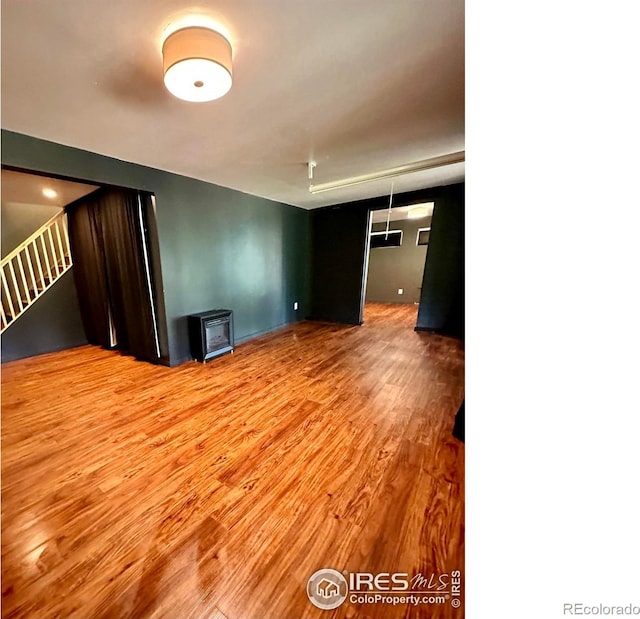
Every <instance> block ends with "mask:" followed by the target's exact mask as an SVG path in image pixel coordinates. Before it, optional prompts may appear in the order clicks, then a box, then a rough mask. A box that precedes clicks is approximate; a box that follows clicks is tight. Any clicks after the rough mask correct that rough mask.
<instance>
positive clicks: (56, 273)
mask: <svg viewBox="0 0 640 619" xmlns="http://www.w3.org/2000/svg"><path fill="white" fill-rule="evenodd" d="M72 264H73V262H72V260H71V248H70V246H69V233H68V228H67V215H66V213H65V212H64V211H63V212H61V213H59V214H58V215H56V216H55V217H53V218H52V219H50V220H49V221H48V222H47V223H46V224H44V225H43V226H42V227H41V228H40V229H39V230H37V231H36V232H34V233H33V234H32V235H31V236H30V237H29V238H28V239H27V240H26V241H24V242H23V243H22V244H21V245H20V246H19V247H16V249H14V250H13V251H12V252H11V253H10V254H9V255H8V256H6V257H5V258H3V259H2V274H1V278H2V281H1V286H2V288H1V292H2V306H1V314H0V326H1V329H0V333H4V331H5V329H7V328H8V327H9V326H10V325H12V324H13V323H14V322H15V321H16V320H17V319H18V318H19V317H20V316H22V314H24V312H26V311H27V310H28V309H29V308H30V307H31V306H32V305H33V304H34V303H35V302H36V301H37V300H38V299H39V298H40V297H41V296H42V295H43V294H44V293H45V292H46V291H47V290H48V289H49V288H51V286H53V284H55V282H56V281H58V279H60V277H61V276H62V275H63V274H64V273H66V272H67V271H68V270H69V269H70V268H71V266H72Z"/></svg>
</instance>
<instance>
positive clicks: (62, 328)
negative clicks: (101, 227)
mask: <svg viewBox="0 0 640 619" xmlns="http://www.w3.org/2000/svg"><path fill="white" fill-rule="evenodd" d="M87 343H88V342H87V338H86V336H85V334H84V329H83V327H82V319H81V318H80V308H79V307H78V296H77V293H76V287H75V284H74V283H73V268H71V269H69V270H68V271H67V272H66V273H65V274H64V275H62V276H61V277H60V279H59V280H57V281H56V282H55V283H54V284H53V286H51V288H49V290H47V292H46V293H45V294H44V295H42V297H41V298H40V299H38V300H37V301H36V302H35V303H34V304H33V305H32V306H31V307H30V308H29V309H28V310H27V311H26V312H25V313H24V314H22V316H20V317H19V318H18V319H17V320H16V321H15V322H14V323H12V324H11V325H10V326H9V328H8V329H7V330H6V331H5V332H4V333H3V334H2V361H3V362H4V361H12V360H13V359H22V358H24V357H33V356H35V355H41V354H43V353H46V352H55V351H57V350H64V349H66V348H73V347H75V346H82V345H83V344H87Z"/></svg>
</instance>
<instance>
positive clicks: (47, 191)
mask: <svg viewBox="0 0 640 619" xmlns="http://www.w3.org/2000/svg"><path fill="white" fill-rule="evenodd" d="M42 195H43V196H44V197H45V198H50V199H51V200H53V199H54V198H57V197H58V192H57V191H56V190H55V189H51V188H50V187H45V188H44V189H43V190H42Z"/></svg>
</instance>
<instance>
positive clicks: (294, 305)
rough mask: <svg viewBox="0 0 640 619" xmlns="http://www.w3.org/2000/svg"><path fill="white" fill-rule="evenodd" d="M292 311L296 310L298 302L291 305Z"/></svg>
mask: <svg viewBox="0 0 640 619" xmlns="http://www.w3.org/2000/svg"><path fill="white" fill-rule="evenodd" d="M293 309H294V310H297V309H298V302H297V301H295V302H294V304H293Z"/></svg>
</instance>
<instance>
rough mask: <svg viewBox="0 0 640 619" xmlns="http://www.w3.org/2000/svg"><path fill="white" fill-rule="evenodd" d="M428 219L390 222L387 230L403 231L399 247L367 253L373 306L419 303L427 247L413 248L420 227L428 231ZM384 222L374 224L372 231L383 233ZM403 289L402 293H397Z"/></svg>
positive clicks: (369, 291)
mask: <svg viewBox="0 0 640 619" xmlns="http://www.w3.org/2000/svg"><path fill="white" fill-rule="evenodd" d="M430 225H431V217H425V218H424V219H403V220H400V221H390V222H389V229H390V230H402V245H400V247H377V248H375V249H371V251H370V252H369V269H368V271H367V292H366V296H365V299H366V301H367V302H373V303H419V302H420V290H421V287H422V275H423V273H424V262H425V258H426V256H427V246H426V245H416V238H417V236H418V230H419V229H420V228H428V227H429V226H430ZM386 227H387V224H386V223H376V224H373V227H372V229H371V231H372V232H379V231H383V230H386ZM398 288H402V290H403V294H401V295H400V294H398Z"/></svg>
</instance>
